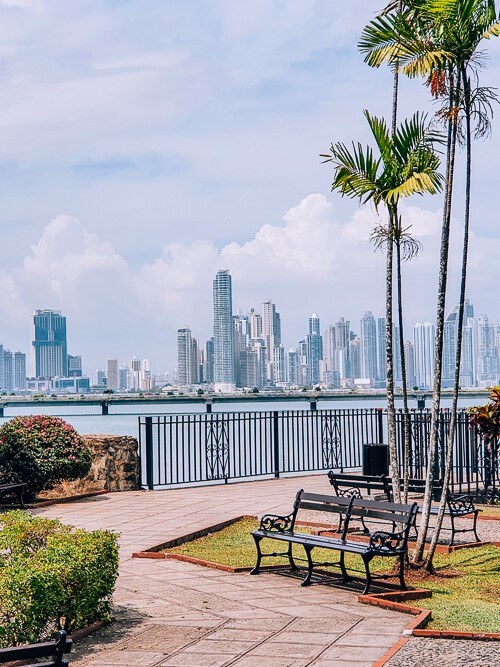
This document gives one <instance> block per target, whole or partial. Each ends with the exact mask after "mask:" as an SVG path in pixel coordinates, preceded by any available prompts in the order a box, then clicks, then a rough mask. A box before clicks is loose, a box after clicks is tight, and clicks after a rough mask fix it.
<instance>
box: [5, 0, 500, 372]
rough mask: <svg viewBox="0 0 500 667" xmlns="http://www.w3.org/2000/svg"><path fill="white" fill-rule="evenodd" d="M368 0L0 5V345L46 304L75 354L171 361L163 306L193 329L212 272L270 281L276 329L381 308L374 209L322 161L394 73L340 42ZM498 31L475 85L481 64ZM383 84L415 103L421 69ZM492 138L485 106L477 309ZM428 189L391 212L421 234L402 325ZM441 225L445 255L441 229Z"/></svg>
mask: <svg viewBox="0 0 500 667" xmlns="http://www.w3.org/2000/svg"><path fill="white" fill-rule="evenodd" d="M382 4H383V3H382V2H381V1H380V0H352V2H350V3H322V2H318V1H313V2H310V3H309V2H308V3H304V2H301V1H295V0H290V2H287V3H286V4H285V3H284V2H282V1H281V0H276V1H273V2H267V3H263V2H255V3H251V5H249V6H243V5H240V4H238V3H234V2H229V0H220V2H217V3H209V4H208V5H207V4H206V3H205V5H204V6H203V9H202V10H201V9H200V7H199V6H198V5H199V3H197V2H193V3H164V2H163V3H162V2H159V0H152V1H151V2H150V3H147V7H146V8H141V7H140V6H139V5H138V4H137V3H133V2H131V3H110V2H107V1H105V0H90V1H89V2H88V3H85V8H83V6H81V5H78V4H77V5H76V6H72V7H71V9H70V8H69V5H68V3H62V2H60V1H58V0H57V1H56V2H48V1H47V0H36V1H35V0H9V1H8V2H1V3H0V34H1V35H2V43H4V44H5V45H6V47H5V53H4V56H3V64H4V66H3V71H2V81H3V90H4V98H5V108H4V111H3V114H2V120H1V122H0V137H1V141H0V161H1V164H2V179H0V188H1V189H2V203H3V205H2V212H1V214H0V225H1V228H2V244H1V245H0V261H1V264H0V267H1V270H0V288H1V289H0V304H1V308H0V339H1V340H3V341H4V345H5V346H6V347H9V348H10V349H13V348H15V347H17V346H19V347H20V348H21V349H28V346H29V333H28V329H27V328H26V321H27V319H28V318H29V317H30V315H31V313H32V312H33V310H34V309H36V308H44V309H53V310H61V311H62V312H64V313H65V314H66V316H67V317H68V321H69V322H70V323H71V324H70V326H71V338H72V341H73V345H74V347H75V349H76V350H78V353H79V354H81V355H82V357H83V358H84V359H85V360H86V362H85V363H87V364H88V367H89V368H97V367H98V366H99V365H101V364H102V363H103V360H105V359H106V358H108V357H111V356H113V355H116V356H118V357H119V358H122V359H128V358H130V357H131V356H132V355H134V354H137V355H138V356H147V357H148V358H151V361H152V363H153V364H154V366H155V367H156V368H163V369H168V368H172V367H173V366H174V365H175V363H176V332H177V328H178V327H179V325H180V323H185V322H189V323H190V325H191V326H192V327H193V329H196V330H197V331H199V332H200V336H202V337H203V338H206V337H207V336H208V334H209V331H210V325H209V324H207V323H208V322H210V321H211V277H212V276H213V275H215V274H216V272H217V270H219V269H224V268H228V269H229V270H230V271H231V274H232V275H233V279H234V280H235V282H236V281H237V282H238V284H239V285H240V289H239V294H238V298H237V299H235V301H234V304H233V305H234V308H235V310H236V309H237V308H240V309H245V308H247V306H248V304H252V303H260V302H262V301H265V300H266V299H269V296H270V294H269V292H270V291H272V298H273V301H274V302H275V303H277V304H279V311H280V312H281V313H282V317H283V321H284V323H285V322H286V330H287V332H288V333H287V336H289V337H290V342H292V341H293V340H295V339H298V338H299V336H302V335H304V334H303V321H304V319H307V318H308V317H309V316H310V315H311V313H312V312H317V313H319V314H320V315H321V316H322V319H323V320H324V321H326V320H325V318H326V319H328V318H330V317H334V316H335V313H336V312H342V313H344V314H345V317H346V318H349V319H350V320H352V321H355V320H358V319H359V318H360V317H362V315H363V313H364V312H365V310H366V309H368V308H371V309H372V311H373V312H374V313H378V314H379V313H381V312H383V298H384V297H383V293H384V260H383V256H382V255H381V254H378V253H374V252H373V247H372V246H371V245H370V242H369V236H370V231H371V229H372V228H373V225H374V223H375V222H376V216H375V215H374V212H373V211H372V210H371V209H370V208H369V207H364V208H361V209H358V208H357V207H356V205H355V204H353V203H352V202H349V201H343V200H342V199H341V198H340V197H337V196H334V195H332V194H331V193H330V183H331V178H332V174H331V170H329V168H328V167H327V166H325V165H322V164H321V160H320V158H319V154H320V153H322V152H324V151H325V150H327V149H328V146H329V145H330V142H331V141H335V140H344V141H349V140H350V139H351V138H359V139H360V140H361V141H365V140H366V138H367V134H366V128H365V127H364V118H363V114H362V109H363V108H364V107H366V106H369V108H370V111H371V112H372V113H374V114H377V115H385V116H386V117H387V116H388V115H389V112H390V91H391V73H390V71H389V70H388V69H387V68H381V69H380V70H377V71H371V70H369V69H368V67H367V66H366V65H365V64H364V63H363V60H362V57H361V56H360V55H359V53H357V49H356V41H357V38H358V37H359V34H360V32H361V30H362V28H363V26H364V25H365V24H366V22H367V21H369V20H370V19H371V18H372V17H373V15H374V13H375V12H376V10H378V9H380V6H381V5H382ZM61 34H63V35H69V34H71V35H73V36H74V39H72V40H68V39H64V40H61V39H60V35H61ZM498 41H499V40H492V41H491V44H488V51H489V56H490V60H489V63H488V68H487V70H486V71H485V73H484V77H485V78H484V85H495V84H494V82H495V81H497V80H498V79H499V78H500V44H499V43H497V42H498ZM359 81H363V86H360V85H359ZM400 101H401V115H402V116H403V115H408V113H410V112H412V111H414V110H415V109H416V108H421V109H422V110H426V111H427V112H428V113H429V114H430V115H432V114H433V113H434V108H433V106H432V105H431V104H429V101H428V99H427V91H426V89H425V87H424V86H422V85H420V84H419V83H418V82H415V81H408V80H406V79H404V78H402V80H401V95H400ZM497 146H498V131H497V129H496V126H495V122H494V124H493V138H492V140H491V141H488V142H483V143H482V142H479V143H478V144H477V145H476V146H475V157H474V162H475V165H476V167H475V180H474V195H475V196H474V200H473V201H474V208H473V211H472V220H471V224H472V230H473V234H472V237H471V256H470V283H469V287H470V289H469V293H470V295H471V298H472V300H473V301H474V303H475V306H476V309H477V311H478V312H488V313H489V315H490V317H491V318H492V319H493V320H495V319H497V318H498V317H499V315H500V313H498V312H493V308H492V307H491V306H490V304H495V303H496V294H495V285H496V284H497V283H498V277H497V276H496V271H497V268H496V267H497V261H496V258H497V257H498V254H499V252H500V226H499V225H497V224H496V218H497V214H496V212H495V210H494V203H493V202H494V199H493V195H492V193H494V192H495V174H496V173H497V172H498V168H497V162H498V157H497V156H498V155H499V154H500V151H498V149H497ZM235 147H237V150H235ZM242 156H243V157H242ZM461 159H462V157H460V160H461ZM461 173H462V170H461V169H460V168H459V166H457V174H458V180H457V183H456V188H455V192H456V193H457V195H458V194H459V193H460V192H461V190H462V187H463V183H462V182H461V181H460V174H461ZM461 200H462V197H459V196H457V202H456V204H457V205H456V209H455V211H454V216H455V218H456V220H458V221H460V219H461V212H462V211H461ZM441 206H442V200H441V198H440V197H436V198H432V199H430V198H424V199H419V200H412V201H411V202H410V203H409V206H406V207H402V209H401V210H402V214H403V218H404V224H405V226H407V225H410V224H411V225H413V227H412V232H414V234H415V236H416V237H417V238H418V239H419V240H420V241H421V242H422V243H423V247H424V249H423V252H422V254H421V256H420V257H419V258H417V259H416V260H415V261H414V262H411V263H409V264H407V265H405V267H404V271H405V278H406V281H405V294H406V297H407V298H406V300H407V307H406V306H405V307H406V313H407V316H408V321H409V322H414V321H418V320H420V321H425V320H430V321H432V320H433V318H434V312H433V311H434V307H433V299H434V294H435V291H436V284H437V279H436V266H437V262H436V257H437V246H438V242H439V232H440V227H441V215H440V207H441ZM138 230H140V233H138ZM454 234H455V241H454V243H455V245H454V246H453V250H452V257H453V262H455V261H457V257H458V255H459V253H458V252H457V251H456V248H457V247H458V245H459V240H458V239H459V238H460V236H461V230H460V224H454ZM456 271H457V267H456V265H455V266H452V267H451V274H450V284H451V285H452V289H453V285H454V284H455V278H456ZM456 300H457V295H456V293H451V294H450V299H449V304H450V307H451V305H453V303H455V302H456ZM297 304H307V308H306V307H304V308H300V309H299V308H297Z"/></svg>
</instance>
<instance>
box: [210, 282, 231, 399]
mask: <svg viewBox="0 0 500 667" xmlns="http://www.w3.org/2000/svg"><path fill="white" fill-rule="evenodd" d="M213 299H214V389H215V391H221V392H228V391H233V390H234V388H235V373H234V332H233V299H232V286H231V275H230V273H229V271H227V270H222V271H218V272H217V275H216V277H215V280H214V281H213Z"/></svg>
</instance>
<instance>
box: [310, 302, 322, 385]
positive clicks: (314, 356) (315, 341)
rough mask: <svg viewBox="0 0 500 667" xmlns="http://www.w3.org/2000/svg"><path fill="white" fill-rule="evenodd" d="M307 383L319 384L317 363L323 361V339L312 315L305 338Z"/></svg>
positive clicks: (318, 323) (314, 315)
mask: <svg viewBox="0 0 500 667" xmlns="http://www.w3.org/2000/svg"><path fill="white" fill-rule="evenodd" d="M306 356H307V383H308V384H310V385H314V384H317V383H318V382H319V379H320V378H319V362H320V361H321V360H322V359H323V339H322V337H321V333H320V322H319V317H318V316H317V315H316V313H313V314H312V315H311V317H310V318H309V334H308V335H307V336H306Z"/></svg>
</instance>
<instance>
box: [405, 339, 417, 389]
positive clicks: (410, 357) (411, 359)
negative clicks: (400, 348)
mask: <svg viewBox="0 0 500 667" xmlns="http://www.w3.org/2000/svg"><path fill="white" fill-rule="evenodd" d="M405 363H406V385H407V387H415V386H416V384H415V383H416V378H415V353H414V349H413V343H411V342H410V341H409V340H407V341H406V343H405Z"/></svg>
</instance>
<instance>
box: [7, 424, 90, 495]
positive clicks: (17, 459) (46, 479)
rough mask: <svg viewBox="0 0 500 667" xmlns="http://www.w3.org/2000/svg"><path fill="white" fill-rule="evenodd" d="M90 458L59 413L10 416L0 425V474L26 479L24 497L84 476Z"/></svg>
mask: <svg viewBox="0 0 500 667" xmlns="http://www.w3.org/2000/svg"><path fill="white" fill-rule="evenodd" d="M91 462H92V459H91V454H90V451H89V449H88V447H87V446H86V444H85V441H84V440H83V438H82V437H81V436H80V435H78V433H77V432H76V431H75V429H74V428H73V427H72V426H71V425H70V424H68V423H67V422H65V421H64V420H63V419H60V417H50V416H46V415H34V416H29V417H14V419H11V420H10V421H8V422H6V423H5V424H4V425H3V426H2V427H1V428H0V475H1V474H13V475H14V476H15V477H17V478H18V479H19V480H20V481H22V482H26V483H27V487H26V496H27V498H28V500H31V499H33V498H35V497H36V495H37V494H38V493H39V492H40V491H43V490H45V489H51V488H52V487H53V486H55V485H56V484H59V482H62V481H65V480H72V479H78V478H79V477H84V476H85V475H86V474H87V473H88V471H89V470H90V465H91Z"/></svg>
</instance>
